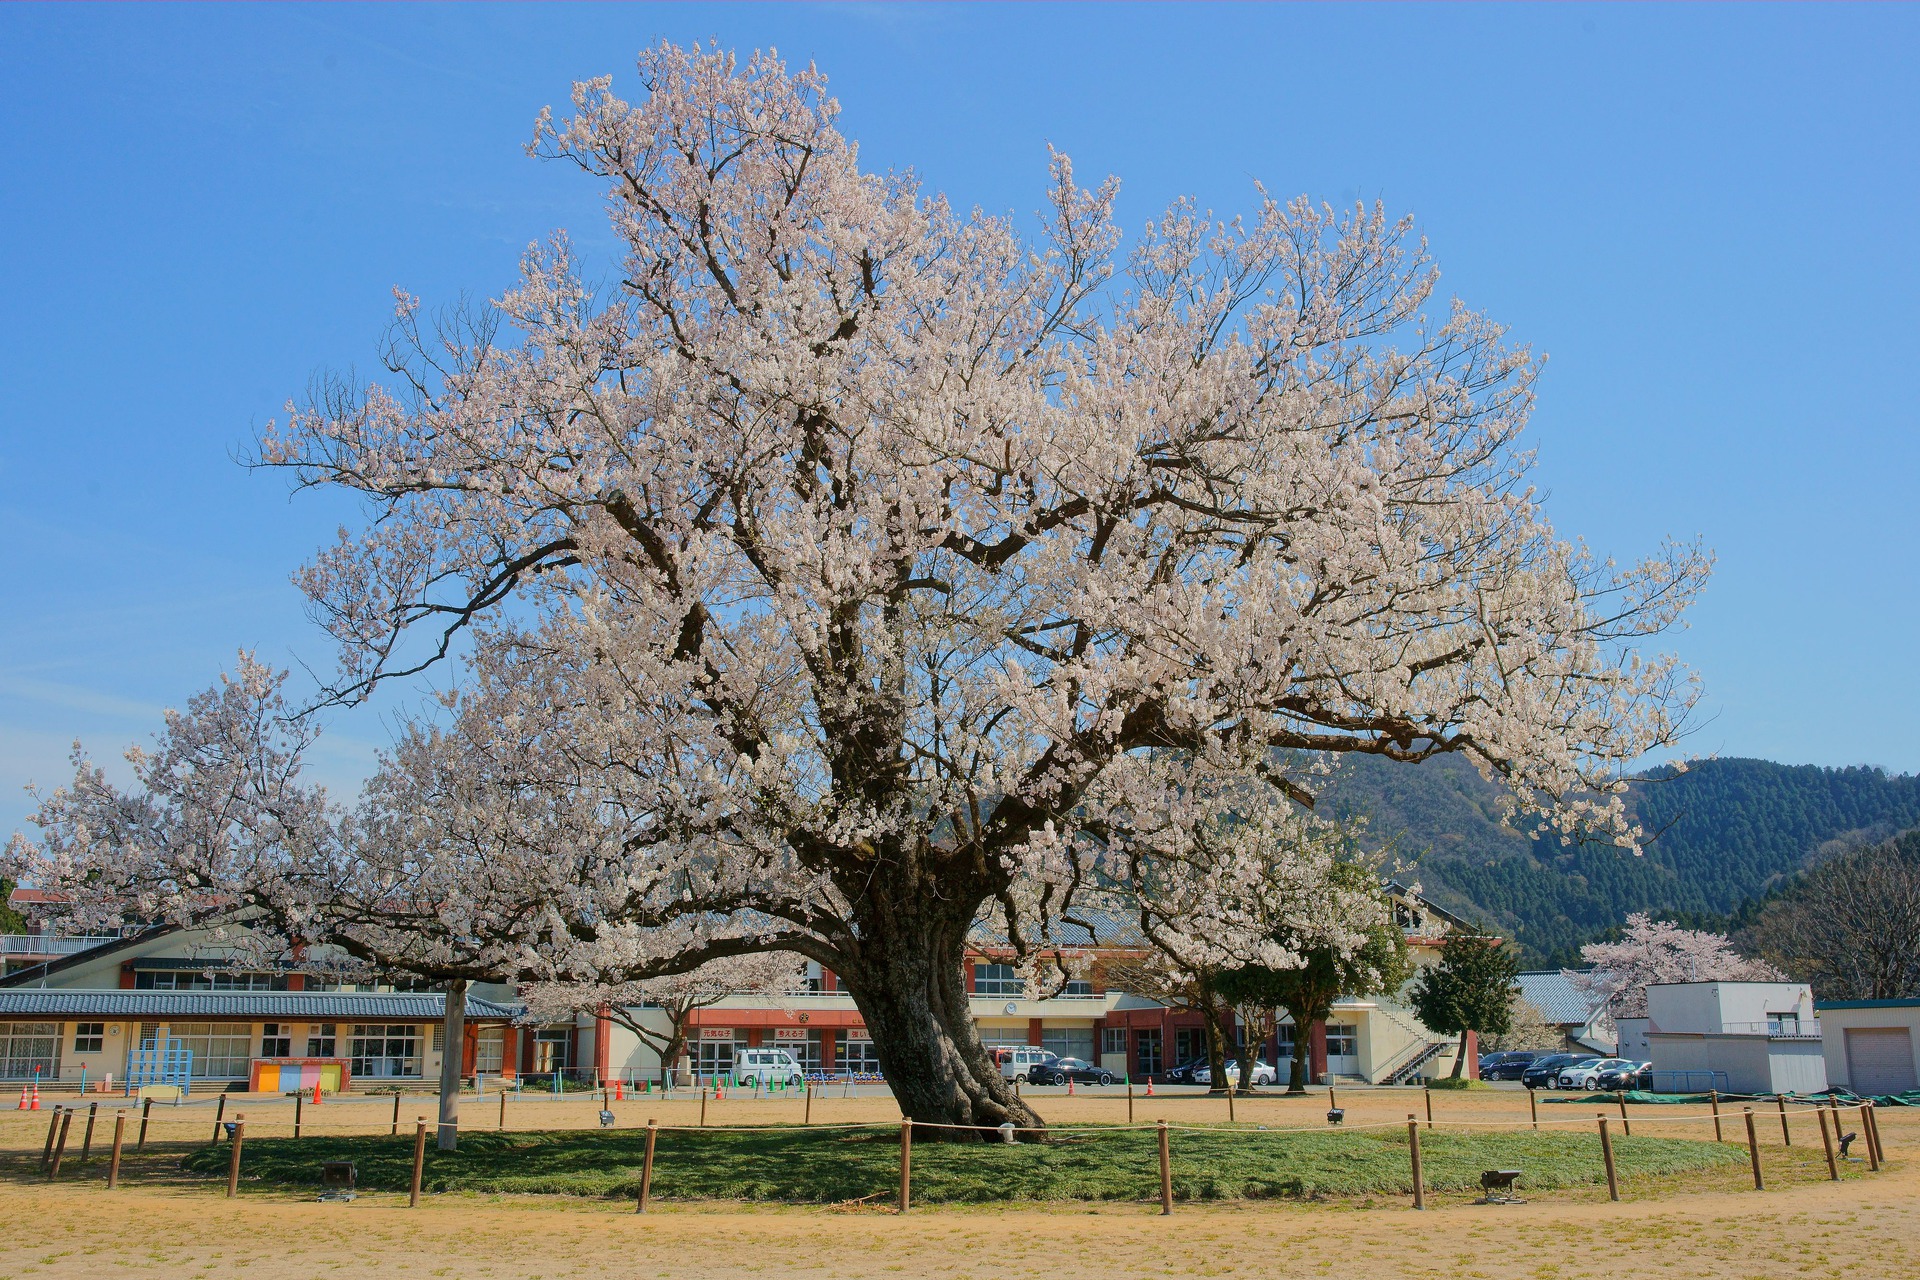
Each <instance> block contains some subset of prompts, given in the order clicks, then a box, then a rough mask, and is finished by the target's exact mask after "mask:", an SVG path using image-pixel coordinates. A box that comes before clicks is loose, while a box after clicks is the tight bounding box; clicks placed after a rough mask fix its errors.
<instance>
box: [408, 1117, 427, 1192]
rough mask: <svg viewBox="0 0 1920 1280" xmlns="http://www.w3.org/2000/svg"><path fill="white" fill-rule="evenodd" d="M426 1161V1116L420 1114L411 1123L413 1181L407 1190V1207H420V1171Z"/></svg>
mask: <svg viewBox="0 0 1920 1280" xmlns="http://www.w3.org/2000/svg"><path fill="white" fill-rule="evenodd" d="M426 1163H427V1118H426V1117H425V1116H421V1117H420V1118H419V1119H418V1120H416V1121H414V1125H413V1183H412V1186H411V1189H410V1190H409V1191H408V1192H407V1208H409V1209H418V1208H419V1207H420V1173H421V1171H422V1170H423V1169H424V1168H425V1167H426Z"/></svg>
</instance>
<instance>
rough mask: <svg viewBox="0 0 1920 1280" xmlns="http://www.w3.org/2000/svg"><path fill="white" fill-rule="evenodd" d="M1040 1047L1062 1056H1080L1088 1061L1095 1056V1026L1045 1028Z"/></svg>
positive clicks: (1084, 1060)
mask: <svg viewBox="0 0 1920 1280" xmlns="http://www.w3.org/2000/svg"><path fill="white" fill-rule="evenodd" d="M1040 1047H1041V1048H1042V1049H1045V1050H1047V1051H1048V1052H1050V1053H1054V1054H1057V1055H1059V1056H1060V1057H1062V1058H1078V1059H1080V1060H1081V1061H1082V1062H1086V1061H1088V1060H1090V1059H1091V1058H1092V1057H1093V1028H1092V1027H1062V1028H1060V1029H1059V1030H1053V1029H1051V1028H1049V1029H1044V1030H1042V1031H1041V1032H1040Z"/></svg>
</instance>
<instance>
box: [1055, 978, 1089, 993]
mask: <svg viewBox="0 0 1920 1280" xmlns="http://www.w3.org/2000/svg"><path fill="white" fill-rule="evenodd" d="M1060 994H1061V995H1062V996H1067V997H1075V996H1090V995H1092V994H1093V984H1092V983H1091V982H1086V981H1083V980H1082V979H1080V978H1075V979H1074V980H1073V981H1071V982H1069V983H1067V985H1066V986H1064V987H1062V988H1060Z"/></svg>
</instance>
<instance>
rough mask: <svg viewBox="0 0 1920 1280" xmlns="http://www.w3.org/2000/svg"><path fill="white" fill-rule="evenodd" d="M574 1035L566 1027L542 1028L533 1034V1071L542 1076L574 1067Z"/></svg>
mask: <svg viewBox="0 0 1920 1280" xmlns="http://www.w3.org/2000/svg"><path fill="white" fill-rule="evenodd" d="M572 1046H573V1035H572V1033H571V1032H569V1031H568V1030H567V1029H566V1028H565V1027H542V1028H541V1029H540V1030H538V1031H536V1032H534V1033H533V1069H534V1071H535V1072H536V1073H538V1074H540V1075H545V1074H547V1073H548V1072H551V1071H565V1070H566V1069H567V1068H568V1067H570V1066H572V1065H573V1057H572V1053H571V1052H570V1050H571V1049H572Z"/></svg>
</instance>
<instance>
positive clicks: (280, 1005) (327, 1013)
mask: <svg viewBox="0 0 1920 1280" xmlns="http://www.w3.org/2000/svg"><path fill="white" fill-rule="evenodd" d="M445 1012H446V1001H445V1000H444V999H443V998H442V997H441V996H439V995H435V994H424V995H420V994H411V993H402V992H385V991H381V992H374V991H49V990H39V989H34V988H29V989H26V990H11V991H0V1018H36V1017H47V1018H56V1017H87V1016H94V1017H101V1018H125V1019H127V1020H128V1021H130V1022H131V1021H153V1020H158V1019H162V1018H288V1019H300V1020H307V1019H314V1018H319V1019H337V1020H339V1021H343V1022H350V1021H353V1020H355V1019H364V1020H366V1021H370V1022H371V1021H378V1020H380V1019H383V1018H384V1019H391V1020H395V1021H399V1022H438V1021H440V1019H441V1017H442V1016H443V1015H444V1014H445ZM517 1013H519V1010H518V1009H517V1008H515V1007H513V1006H511V1005H504V1004H496V1003H494V1002H493V1001H491V1000H482V999H480V998H479V997H478V996H471V995H470V996H468V997H467V1016H468V1017H469V1018H483V1019H494V1020H499V1019H507V1018H512V1017H514V1016H515V1015H516V1014H517Z"/></svg>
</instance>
